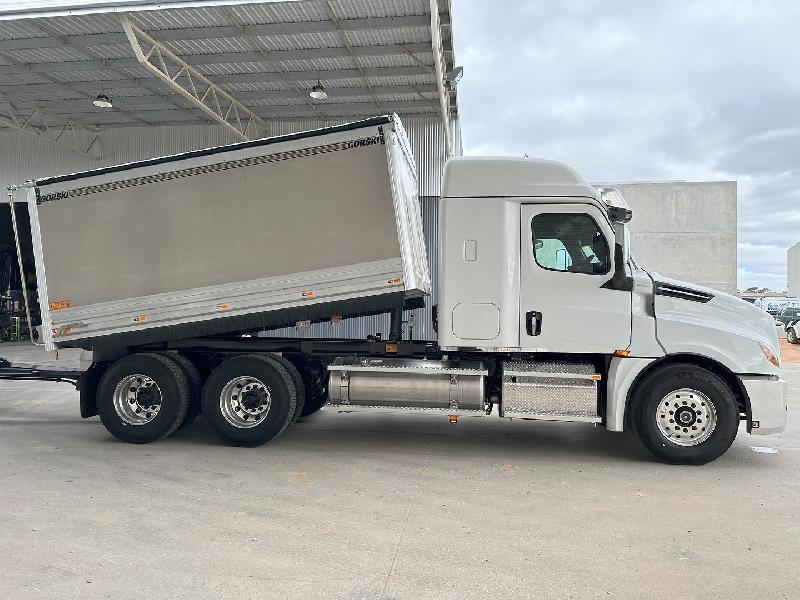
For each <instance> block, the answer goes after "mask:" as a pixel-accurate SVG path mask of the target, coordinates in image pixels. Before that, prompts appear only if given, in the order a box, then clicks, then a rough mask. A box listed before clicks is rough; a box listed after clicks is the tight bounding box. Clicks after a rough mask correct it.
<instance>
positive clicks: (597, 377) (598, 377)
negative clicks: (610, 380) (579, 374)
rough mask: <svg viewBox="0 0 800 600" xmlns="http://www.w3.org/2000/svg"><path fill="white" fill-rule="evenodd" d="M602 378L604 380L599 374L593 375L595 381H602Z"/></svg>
mask: <svg viewBox="0 0 800 600" xmlns="http://www.w3.org/2000/svg"><path fill="white" fill-rule="evenodd" d="M602 378H603V376H602V375H598V374H597V373H595V374H594V375H592V379H594V380H595V381H600V380H601V379H602Z"/></svg>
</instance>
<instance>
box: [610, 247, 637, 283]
mask: <svg viewBox="0 0 800 600" xmlns="http://www.w3.org/2000/svg"><path fill="white" fill-rule="evenodd" d="M603 287H604V288H606V289H609V290H619V291H621V292H630V291H632V290H633V278H632V277H630V276H628V273H627V271H626V270H625V256H624V254H623V251H622V244H614V275H613V276H612V277H611V279H609V280H608V281H606V282H605V283H604V284H603Z"/></svg>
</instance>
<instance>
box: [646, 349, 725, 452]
mask: <svg viewBox="0 0 800 600" xmlns="http://www.w3.org/2000/svg"><path fill="white" fill-rule="evenodd" d="M631 411H632V414H631V425H632V426H633V429H634V432H635V434H636V436H637V437H638V438H639V441H640V442H641V443H642V444H643V445H644V447H645V448H646V449H647V450H649V451H650V453H652V454H653V455H655V456H656V457H657V458H659V459H661V460H663V461H665V462H668V463H673V464H691V465H702V464H705V463H707V462H711V461H712V460H715V459H717V458H719V457H720V456H722V454H724V453H725V451H726V450H727V449H728V448H729V447H730V445H731V444H732V443H733V440H734V439H735V438H736V432H737V431H738V429H739V406H738V404H737V402H736V397H735V396H734V395H733V392H732V391H731V389H730V388H729V387H728V385H727V384H726V383H725V382H724V381H723V380H722V379H721V378H720V377H718V376H717V375H715V374H714V373H712V372H710V371H707V370H706V369H703V368H700V367H697V366H695V365H690V364H673V365H667V366H664V367H661V368H658V369H656V370H655V371H653V372H651V373H649V374H648V375H646V376H645V377H644V379H643V380H642V381H641V382H640V383H639V384H638V385H637V386H636V390H635V391H634V394H633V397H632V399H631Z"/></svg>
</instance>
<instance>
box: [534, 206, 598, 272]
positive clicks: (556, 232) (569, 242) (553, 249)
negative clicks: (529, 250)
mask: <svg viewBox="0 0 800 600" xmlns="http://www.w3.org/2000/svg"><path fill="white" fill-rule="evenodd" d="M531 230H532V235H533V255H534V259H535V260H536V264H538V265H539V266H540V267H542V268H543V269H549V270H551V271H564V272H567V273H586V274H589V275H604V274H606V273H608V272H609V271H610V270H611V257H610V252H609V249H608V242H606V238H605V237H604V236H603V233H602V232H601V231H600V228H599V227H598V226H597V223H595V221H594V219H592V217H590V216H589V215H586V214H576V213H545V214H541V215H536V216H535V217H534V218H533V222H532V223H531Z"/></svg>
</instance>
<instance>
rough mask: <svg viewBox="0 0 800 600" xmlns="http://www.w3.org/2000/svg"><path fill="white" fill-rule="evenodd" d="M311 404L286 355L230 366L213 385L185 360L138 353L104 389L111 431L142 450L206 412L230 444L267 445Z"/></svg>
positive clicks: (103, 411) (115, 370) (103, 415)
mask: <svg viewBox="0 0 800 600" xmlns="http://www.w3.org/2000/svg"><path fill="white" fill-rule="evenodd" d="M304 399H305V386H304V383H303V378H302V376H301V374H300V372H299V371H298V369H297V367H295V366H294V365H293V364H292V363H291V362H290V361H288V360H287V359H286V358H284V357H282V356H277V355H259V354H250V355H241V356H235V357H233V358H230V359H228V360H226V361H224V362H223V363H222V364H220V365H219V366H218V367H217V368H216V369H214V370H213V371H212V372H211V374H210V375H209V377H208V379H207V380H206V382H205V384H203V380H202V377H201V375H200V373H199V371H198V369H197V367H195V365H194V364H193V363H192V362H191V361H190V360H189V359H188V358H186V357H184V356H182V355H179V354H161V353H141V354H132V355H130V356H126V357H124V358H122V359H120V360H118V361H117V362H115V363H114V364H113V365H111V366H110V367H109V368H108V369H107V370H106V372H105V373H104V374H103V376H102V378H101V379H100V383H99V385H98V390H97V407H98V413H99V415H100V419H101V421H102V423H103V425H105V427H106V429H107V430H108V431H109V432H110V433H111V434H112V435H114V436H115V437H116V438H118V439H120V440H122V441H124V442H130V443H136V444H146V443H149V442H154V441H157V440H160V439H163V438H165V437H167V436H169V435H171V434H172V433H174V432H175V431H177V430H178V429H181V428H184V427H186V426H188V425H189V424H190V423H191V422H192V421H193V420H194V419H195V418H196V417H197V415H198V414H199V413H200V412H201V411H202V412H203V413H204V416H205V421H206V423H207V424H208V426H209V428H210V429H211V430H212V431H213V432H214V433H215V434H216V435H217V436H218V437H219V438H220V439H222V440H223V441H224V442H226V443H228V444H231V445H235V446H259V445H261V444H264V443H266V442H268V441H270V440H272V439H274V438H275V437H277V436H278V435H280V434H281V433H283V432H284V431H285V430H286V428H287V427H288V426H289V425H290V424H292V423H294V422H295V421H297V419H298V418H299V417H300V415H301V413H302V411H303V407H304Z"/></svg>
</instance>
